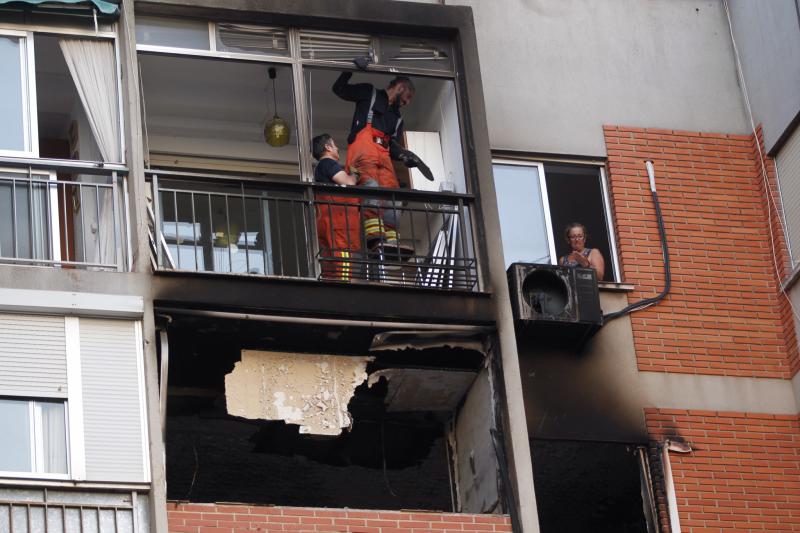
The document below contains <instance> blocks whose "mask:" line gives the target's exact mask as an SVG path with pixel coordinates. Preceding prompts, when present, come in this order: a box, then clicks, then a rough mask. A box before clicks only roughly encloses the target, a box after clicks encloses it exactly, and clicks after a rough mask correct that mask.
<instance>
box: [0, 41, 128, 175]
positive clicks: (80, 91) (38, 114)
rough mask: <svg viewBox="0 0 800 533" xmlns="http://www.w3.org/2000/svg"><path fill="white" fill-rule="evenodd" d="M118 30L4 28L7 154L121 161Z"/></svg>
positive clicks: (0, 81)
mask: <svg viewBox="0 0 800 533" xmlns="http://www.w3.org/2000/svg"><path fill="white" fill-rule="evenodd" d="M53 31H54V32H57V31H58V30H57V29H54V30H53ZM112 37H113V34H107V35H102V36H100V37H99V38H98V37H97V36H96V35H95V34H94V33H93V32H92V33H91V34H87V35H86V36H82V35H79V34H71V35H66V34H64V35H59V34H57V33H56V34H55V35H49V34H48V35H46V34H40V33H33V32H25V31H17V30H7V29H2V28H0V121H2V124H3V128H2V131H0V156H2V155H6V156H26V157H47V158H54V159H82V160H86V161H105V162H111V163H119V162H122V159H123V157H122V140H121V139H122V135H121V127H120V113H119V98H118V94H119V88H118V78H119V76H118V73H117V65H116V59H115V51H114V46H115V45H114V41H113V39H112Z"/></svg>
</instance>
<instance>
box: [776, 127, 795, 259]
mask: <svg viewBox="0 0 800 533" xmlns="http://www.w3.org/2000/svg"><path fill="white" fill-rule="evenodd" d="M775 159H776V164H777V167H778V182H779V183H780V190H781V199H782V200H783V212H784V217H785V219H786V229H787V233H788V238H789V246H790V249H791V252H792V265H793V266H794V265H797V264H798V263H800V127H797V128H795V130H794V133H792V135H791V136H790V137H789V140H788V141H786V144H784V145H783V147H782V148H781V149H780V151H779V152H778V155H777V157H776V158H775Z"/></svg>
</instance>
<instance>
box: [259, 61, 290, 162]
mask: <svg viewBox="0 0 800 533" xmlns="http://www.w3.org/2000/svg"><path fill="white" fill-rule="evenodd" d="M268 72H269V79H271V80H272V111H273V116H272V118H271V119H269V120H267V123H266V124H264V140H265V141H267V144H268V145H270V146H273V147H275V148H279V147H281V146H284V145H286V144H287V143H288V142H289V137H290V136H291V130H290V129H289V123H288V122H286V121H285V120H283V119H282V118H281V117H279V116H278V93H277V91H276V90H275V78H276V77H277V76H278V73H277V72H276V71H275V67H270V69H269V71H268Z"/></svg>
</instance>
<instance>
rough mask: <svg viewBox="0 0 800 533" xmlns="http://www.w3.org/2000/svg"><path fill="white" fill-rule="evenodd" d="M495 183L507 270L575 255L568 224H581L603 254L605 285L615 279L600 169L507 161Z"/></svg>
mask: <svg viewBox="0 0 800 533" xmlns="http://www.w3.org/2000/svg"><path fill="white" fill-rule="evenodd" d="M494 180H495V187H496V190H497V204H498V208H499V211H500V229H501V233H502V237H503V250H504V253H505V262H506V267H508V266H509V265H510V264H511V263H515V262H521V263H550V264H556V263H557V262H558V261H559V260H560V258H561V257H563V256H564V255H566V254H567V253H569V251H570V246H569V244H568V243H567V241H566V239H565V237H564V233H565V229H566V227H567V225H569V224H571V223H572V222H578V223H580V224H583V225H584V226H585V227H586V233H587V235H588V238H587V239H586V243H585V244H586V247H587V248H597V249H598V250H599V251H600V253H601V254H602V255H603V259H604V261H605V272H604V276H603V278H602V280H600V281H615V265H616V256H615V254H614V247H613V238H612V235H613V233H612V231H611V229H612V228H611V225H610V224H611V222H610V220H611V217H610V214H609V213H608V210H607V206H606V195H605V191H604V189H603V181H602V180H603V177H602V174H601V168H600V167H599V166H596V165H575V164H566V163H544V164H542V163H536V162H524V161H508V162H507V163H506V162H503V163H497V164H495V165H494Z"/></svg>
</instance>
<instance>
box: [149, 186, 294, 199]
mask: <svg viewBox="0 0 800 533" xmlns="http://www.w3.org/2000/svg"><path fill="white" fill-rule="evenodd" d="M161 190H162V191H165V192H176V193H179V194H190V193H194V194H197V195H200V194H210V195H214V196H224V197H232V198H246V199H248V200H263V199H264V197H263V196H259V195H256V194H245V195H243V194H241V193H228V192H216V191H198V190H196V189H172V188H168V187H166V188H165V187H162V188H161ZM270 200H280V201H284V202H296V201H297V199H296V198H270Z"/></svg>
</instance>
